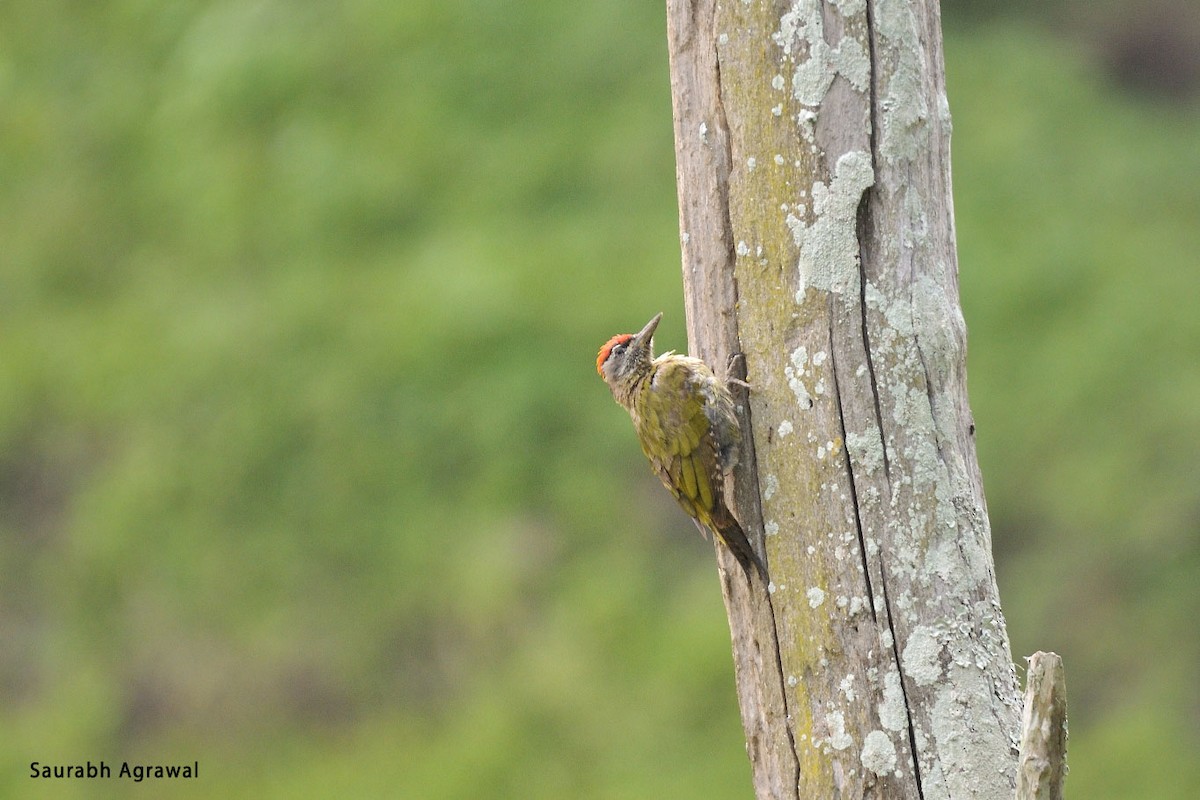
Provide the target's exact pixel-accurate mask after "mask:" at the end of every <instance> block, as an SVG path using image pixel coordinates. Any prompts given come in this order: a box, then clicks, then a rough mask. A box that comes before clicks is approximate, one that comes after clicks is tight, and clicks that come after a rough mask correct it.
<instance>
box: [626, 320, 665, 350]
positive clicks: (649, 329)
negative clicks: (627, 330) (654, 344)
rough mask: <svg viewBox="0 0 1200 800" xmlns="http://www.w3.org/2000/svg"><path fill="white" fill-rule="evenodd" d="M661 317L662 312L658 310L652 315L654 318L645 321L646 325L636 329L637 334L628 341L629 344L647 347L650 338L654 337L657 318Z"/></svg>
mask: <svg viewBox="0 0 1200 800" xmlns="http://www.w3.org/2000/svg"><path fill="white" fill-rule="evenodd" d="M661 319H662V312H661V311H660V312H658V313H657V314H655V315H654V319H652V320H650V321H649V322H647V323H646V327H644V328H642V329H641V330H640V331H638V333H637V335H636V336H634V337H633V341H632V342H630V344H632V345H635V346H637V347H646V348H649V347H650V340H651V339H653V338H654V329H655V328H657V327H658V323H659V320H661Z"/></svg>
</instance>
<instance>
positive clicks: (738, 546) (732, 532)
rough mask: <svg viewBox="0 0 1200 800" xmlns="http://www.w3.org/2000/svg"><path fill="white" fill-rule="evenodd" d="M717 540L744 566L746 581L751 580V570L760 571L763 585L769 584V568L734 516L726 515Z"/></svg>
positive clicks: (719, 526) (717, 527) (717, 529)
mask: <svg viewBox="0 0 1200 800" xmlns="http://www.w3.org/2000/svg"><path fill="white" fill-rule="evenodd" d="M716 534H717V538H718V539H720V540H721V541H722V542H724V544H725V546H726V547H728V548H729V551H730V552H731V553H733V557H734V558H736V559H737V560H738V563H739V564H741V565H742V570H743V571H744V572H745V573H746V579H747V580H749V579H750V578H751V577H752V576H751V574H750V571H751V568H754V569H756V570H757V571H758V574H759V576H761V577H762V581H763V584H764V585H766V584H767V582H768V578H767V567H766V565H765V564H763V562H762V559H761V558H759V557H758V553H755V552H754V547H753V546H752V545H751V544H750V540H749V539H748V538H746V532H745V531H743V530H742V526H741V525H739V524H738V521H737V520H736V519H734V518H733V514H729V513H726V514H725V515H724V519H722V520H721V523H720V525H718V526H716Z"/></svg>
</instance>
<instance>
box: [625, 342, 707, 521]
mask: <svg viewBox="0 0 1200 800" xmlns="http://www.w3.org/2000/svg"><path fill="white" fill-rule="evenodd" d="M656 367H657V368H656V369H655V371H654V373H653V375H652V376H651V378H650V380H651V385H650V386H649V387H647V390H646V391H643V392H642V398H644V399H643V406H644V407H643V408H642V409H641V410H640V413H639V417H640V423H641V424H640V425H639V426H638V428H639V429H638V438H639V439H640V440H641V444H642V450H643V451H644V452H645V454H646V458H647V459H649V461H650V463H651V465H652V466H653V467H654V471H655V472H656V473H657V474H658V477H659V478H661V479H662V482H663V484H664V485H665V486H666V487H667V489H669V490H670V492H671V494H673V495H674V496H675V499H676V500H677V501H679V504H680V505H681V506H682V507H683V510H684V511H686V512H687V513H688V514H689V515H690V516H692V517H694V518H695V519H697V520H698V521H699V522H701V523H702V524H703V525H705V526H707V527H710V528H711V527H712V514H713V511H714V509H715V508H716V506H717V503H718V500H719V498H720V491H721V487H720V485H719V480H720V469H719V466H718V463H717V462H718V455H717V449H716V447H715V444H714V441H713V437H712V423H711V421H710V419H709V414H708V413H706V408H705V406H706V402H707V401H708V396H707V394H708V393H706V392H704V391H702V388H703V387H702V386H701V385H698V383H697V380H696V377H697V376H696V373H695V371H694V368H689V366H688V365H687V363H686V362H685V361H684V360H683V359H677V360H668V361H664V362H663V363H662V364H659V365H656ZM714 380H715V379H714Z"/></svg>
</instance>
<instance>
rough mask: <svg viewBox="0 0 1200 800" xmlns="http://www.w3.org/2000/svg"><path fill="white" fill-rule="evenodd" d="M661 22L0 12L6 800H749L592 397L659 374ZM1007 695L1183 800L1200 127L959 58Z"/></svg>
mask: <svg viewBox="0 0 1200 800" xmlns="http://www.w3.org/2000/svg"><path fill="white" fill-rule="evenodd" d="M661 5H662V4H661V3H637V2H632V0H611V2H606V3H596V4H574V3H553V2H549V1H548V0H546V1H543V2H527V3H523V4H519V5H513V4H505V3H500V2H494V0H484V1H483V2H474V3H469V4H466V3H463V4H459V3H442V2H434V1H433V0H420V1H419V0H405V2H400V3H388V2H368V0H361V2H355V3H350V4H343V5H339V6H333V5H322V4H289V3H282V2H272V1H271V0H262V1H261V2H252V3H241V2H236V3H235V2H227V3H200V2H184V3H168V4H159V3H150V2H144V0H143V1H141V2H138V1H135V0H125V1H124V2H115V3H106V4H97V5H94V6H92V5H87V4H71V3H63V2H51V3H49V4H47V3H45V2H39V3H33V2H28V0H26V1H25V2H16V3H7V4H5V5H4V6H3V8H2V9H0V107H3V109H4V111H3V114H2V115H0V510H2V514H0V731H3V735H0V796H5V797H32V796H45V797H106V796H120V795H123V794H124V793H125V792H126V791H127V790H128V788H129V787H128V786H126V785H123V784H120V783H118V782H117V781H112V782H108V783H105V782H86V781H76V782H72V783H69V784H66V785H63V784H58V785H54V786H46V785H44V784H42V783H40V782H38V783H35V782H33V781H31V779H30V778H29V777H28V776H29V762H30V761H33V760H38V761H42V762H49V763H76V762H81V761H84V760H86V759H92V760H93V761H95V760H98V759H105V760H107V761H108V762H109V763H110V764H112V763H114V762H115V763H116V764H119V763H120V762H121V761H122V760H123V759H130V760H137V761H143V762H170V761H185V762H191V761H194V760H199V762H200V768H201V777H200V780H199V781H196V782H193V783H187V784H181V785H174V786H172V785H166V784H160V785H158V786H157V787H156V788H154V789H153V790H152V791H153V793H154V794H155V795H156V796H163V797H166V796H178V797H211V796H218V795H219V796H224V797H255V798H259V797H267V798H273V797H279V798H284V797H286V798H297V797H332V796H345V797H405V798H410V797H411V798H492V797H495V798H506V797H521V798H530V799H534V798H564V797H570V798H606V799H607V798H646V797H657V798H693V797H704V798H748V797H750V796H751V793H750V790H749V779H748V774H749V771H748V766H747V763H746V758H745V754H744V747H743V742H742V737H741V728H740V724H739V719H738V713H737V708H736V705H735V698H734V689H733V676H732V665H731V659H730V655H729V646H728V631H727V628H726V623H725V618H724V614H723V608H722V605H721V600H720V593H719V589H718V584H717V581H716V579H715V577H714V570H713V566H712V554H711V551H710V549H709V546H708V545H705V544H703V543H702V542H700V541H699V540H698V539H697V538H696V536H695V535H694V532H693V530H692V528H691V525H690V523H688V522H687V521H686V520H685V519H684V518H683V516H682V515H681V514H680V513H679V512H678V511H677V510H676V509H675V508H674V507H673V506H672V504H671V502H670V501H669V498H667V497H666V495H665V494H664V493H663V492H662V491H661V490H660V489H659V487H658V486H657V485H656V484H655V481H654V479H653V478H652V477H651V476H650V474H649V471H648V470H647V469H646V468H645V466H644V464H642V463H641V455H640V453H639V451H638V448H637V446H636V445H635V443H634V439H633V437H632V433H631V431H630V430H629V425H628V421H627V419H626V418H625V416H624V414H623V413H621V412H620V411H619V409H617V408H616V407H615V406H614V405H613V404H612V401H611V399H610V398H609V396H608V393H607V391H606V390H605V388H604V386H603V385H602V384H601V383H600V382H599V381H598V380H597V379H596V376H595V373H594V371H593V356H594V353H595V351H596V349H597V347H598V345H599V344H600V343H601V342H602V341H603V340H604V339H605V338H607V337H608V336H609V335H610V334H612V333H614V332H618V331H620V330H624V329H632V328H634V327H636V326H638V325H640V324H641V323H642V322H644V321H645V320H646V319H647V318H648V317H649V316H650V315H651V314H652V313H654V312H656V311H659V310H664V311H665V312H666V314H667V317H666V322H665V323H664V325H663V328H662V329H661V331H660V336H659V339H660V343H661V344H662V345H663V346H665V347H675V348H683V347H684V346H685V337H684V332H683V331H684V328H683V317H682V302H681V281H680V276H679V269H678V263H679V252H678V241H677V222H676V207H675V189H674V161H673V151H672V142H671V112H670V96H669V89H668V78H667V63H666V50H665V30H664V27H665V23H664V19H663V10H662V8H661ZM946 52H947V69H948V75H949V78H948V81H949V91H950V100H951V109H952V112H953V114H954V122H955V134H954V136H955V138H954V158H955V161H954V177H955V205H956V216H957V221H958V226H959V237H960V238H959V246H960V257H961V273H962V294H963V304H964V307H965V312H966V318H967V322H968V325H969V328H970V334H971V350H970V379H971V390H972V391H971V394H972V402H973V408H974V410H975V414H976V418H977V422H978V425H979V434H978V436H979V451H980V458H981V460H982V464H983V472H984V476H985V481H986V487H987V493H988V500H989V507H990V511H991V519H992V524H993V528H994V539H995V543H996V548H997V553H996V555H997V558H998V569H999V578H1000V584H1001V591H1002V597H1003V600H1004V606H1005V610H1006V612H1007V615H1008V622H1009V632H1010V634H1011V637H1012V640H1013V647H1014V654H1015V655H1016V656H1017V657H1018V661H1019V657H1020V656H1021V655H1024V654H1028V653H1029V652H1031V651H1033V650H1035V649H1053V650H1056V651H1058V652H1059V653H1062V654H1063V655H1064V656H1065V658H1066V665H1067V671H1068V682H1069V688H1070V701H1071V711H1072V717H1071V747H1072V751H1071V755H1072V772H1071V777H1070V779H1069V782H1068V789H1069V791H1070V793H1071V794H1072V795H1073V796H1075V797H1087V798H1093V800H1103V799H1104V798H1126V797H1139V798H1185V797H1191V796H1193V793H1194V788H1193V787H1195V786H1196V785H1200V761H1197V760H1196V759H1195V758H1194V755H1195V753H1196V752H1197V749H1198V748H1200V690H1198V689H1197V686H1198V685H1200V683H1198V682H1197V680H1196V675H1197V665H1198V664H1200V635H1198V634H1197V628H1196V623H1195V619H1196V618H1197V615H1198V614H1200V593H1198V592H1197V590H1196V587H1197V579H1198V577H1200V538H1198V537H1197V532H1198V527H1200V524H1198V520H1200V481H1198V480H1197V473H1198V467H1200V464H1198V463H1197V462H1198V459H1197V452H1198V448H1197V441H1198V438H1200V359H1198V356H1200V314H1198V313H1197V308H1198V305H1197V299H1200V298H1198V297H1197V294H1198V292H1197V287H1198V283H1200V282H1198V280H1197V277H1198V275H1197V253H1200V224H1198V223H1200V147H1197V141H1198V140H1200V138H1198V137H1200V110H1198V108H1197V104H1196V103H1194V102H1193V103H1191V104H1190V105H1189V104H1186V103H1185V104H1180V103H1173V104H1172V103H1162V102H1155V101H1151V100H1149V99H1146V98H1143V97H1139V96H1135V95H1131V94H1129V93H1125V92H1122V91H1120V90H1118V89H1116V88H1115V87H1114V86H1113V85H1112V84H1110V83H1107V82H1106V81H1105V79H1104V78H1103V77H1101V76H1100V74H1099V73H1098V71H1097V69H1096V68H1095V65H1094V62H1093V61H1092V60H1091V59H1090V58H1089V56H1088V55H1087V54H1086V52H1085V51H1084V50H1083V49H1082V48H1080V47H1078V46H1076V45H1073V44H1071V43H1070V42H1069V41H1068V40H1066V39H1063V38H1056V37H1052V36H1050V35H1048V34H1045V33H1042V32H1040V29H1039V28H1037V27H1033V26H1030V25H1026V24H1017V23H1012V22H1007V21H1003V20H992V21H990V22H989V23H988V24H987V25H986V26H982V25H979V26H970V25H962V26H957V27H955V26H950V30H948V32H947V38H946Z"/></svg>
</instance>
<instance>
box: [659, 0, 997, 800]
mask: <svg viewBox="0 0 1200 800" xmlns="http://www.w3.org/2000/svg"><path fill="white" fill-rule="evenodd" d="M667 5H668V37H669V44H670V56H671V84H672V92H673V97H674V108H675V144H676V157H677V161H678V185H679V206H680V230H681V241H682V244H683V271H684V281H685V288H686V294H687V300H686V302H687V311H688V333H689V341H690V344H691V350H692V353H693V354H694V355H698V356H700V357H702V358H704V359H705V360H706V361H708V362H709V363H710V364H713V365H714V366H716V367H717V368H720V367H722V366H723V365H725V364H726V363H727V361H728V358H729V356H730V354H732V353H735V352H741V353H743V354H744V356H745V365H746V372H747V379H748V381H749V383H750V386H751V389H750V393H749V403H748V405H747V406H746V407H744V409H743V414H744V416H743V423H744V425H745V426H746V430H751V431H752V432H753V435H752V436H748V437H746V438H747V444H746V451H747V452H746V453H745V454H744V457H743V459H742V466H741V467H740V468H739V471H738V472H737V473H736V474H735V476H734V479H733V483H734V485H733V487H732V490H733V497H734V501H735V502H734V508H735V511H736V513H737V514H738V516H739V517H740V519H741V520H742V522H743V525H744V527H745V528H746V530H747V532H748V533H750V535H751V536H755V535H757V536H764V535H765V550H766V553H767V557H768V562H769V569H770V573H771V579H772V584H771V586H770V591H769V592H768V591H764V590H762V589H761V587H759V588H756V587H754V586H748V585H747V584H746V583H745V581H744V578H743V576H742V574H741V571H740V570H739V569H738V568H737V566H736V564H735V563H734V562H733V561H732V559H731V558H730V557H728V556H727V555H725V554H723V555H722V558H723V559H724V563H723V566H724V567H725V569H724V573H725V578H724V587H723V588H724V593H725V599H726V606H727V609H728V612H729V623H730V629H731V631H732V638H733V647H734V658H735V663H736V668H737V680H738V695H739V700H740V703H741V709H742V719H743V723H744V725H745V730H746V737H747V743H748V750H749V754H750V760H751V763H752V767H753V773H754V786H755V790H756V792H757V796H758V797H759V798H804V799H805V800H807V799H808V798H827V797H876V798H884V797H886V798H901V797H903V798H921V800H942V799H943V798H955V800H960V799H961V798H1001V797H1004V798H1010V797H1012V796H1013V791H1014V786H1015V780H1016V763H1017V762H1016V752H1017V751H1016V743H1017V728H1018V717H1019V713H1020V699H1019V695H1018V690H1017V685H1016V678H1015V674H1014V670H1013V666H1012V661H1011V656H1010V653H1009V645H1008V635H1007V632H1006V630H1005V625H1004V618H1003V616H1002V615H1001V611H1000V603H999V597H998V594H997V590H996V581H995V575H994V567H993V562H992V555H991V534H990V530H989V527H988V519H987V512H986V508H985V505H984V498H983V490H982V485H981V480H980V475H979V469H978V466H977V463H976V458H975V444H974V439H973V434H974V424H973V422H972V419H971V413H970V410H969V408H968V405H967V393H966V376H965V368H964V358H965V327H964V323H963V318H962V315H961V312H960V308H959V302H958V281H957V259H956V254H955V244H954V218H953V212H952V207H951V198H950V157H949V135H950V118H949V112H948V109H947V103H946V96H945V89H944V74H943V65H942V50H941V32H940V20H939V12H938V5H937V3H936V2H933V1H932V0H913V2H905V0H829V2H825V3H822V2H817V0H782V1H780V2H767V1H766V0H721V2H717V1H716V0H668V4H667ZM759 543H760V544H762V539H759Z"/></svg>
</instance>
